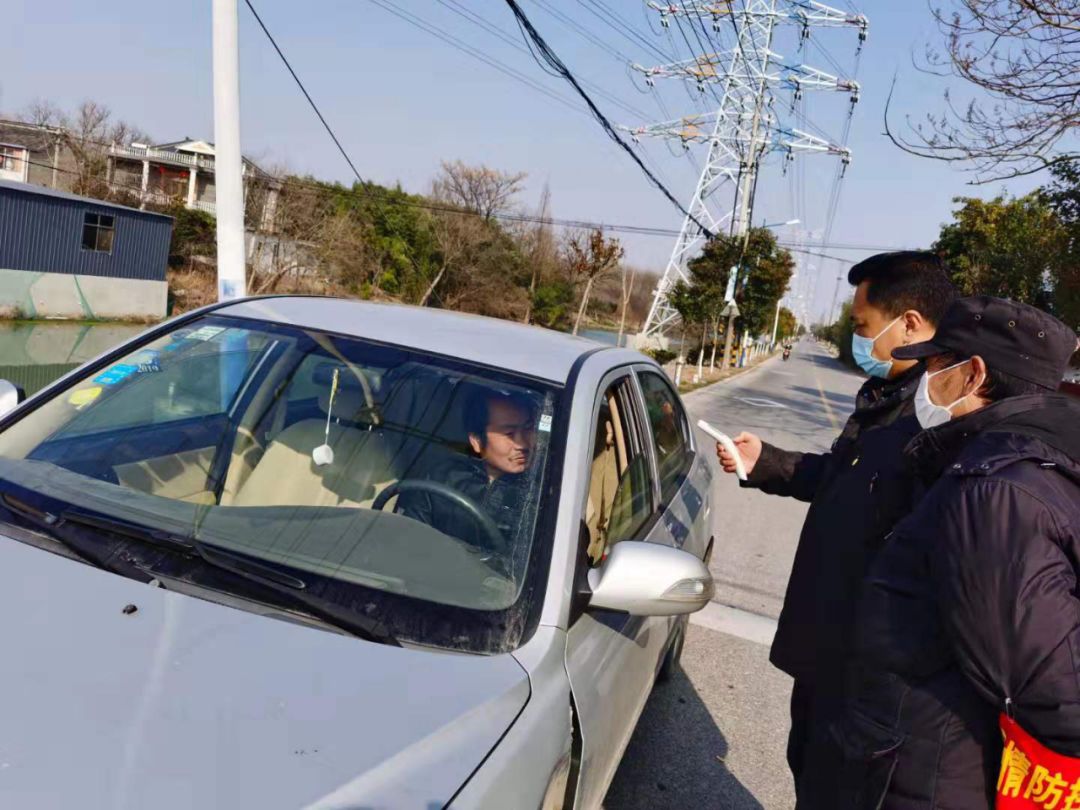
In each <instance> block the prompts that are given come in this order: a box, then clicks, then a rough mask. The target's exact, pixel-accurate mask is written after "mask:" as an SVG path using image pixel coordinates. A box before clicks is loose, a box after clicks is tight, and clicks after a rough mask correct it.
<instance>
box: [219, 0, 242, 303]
mask: <svg viewBox="0 0 1080 810" xmlns="http://www.w3.org/2000/svg"><path fill="white" fill-rule="evenodd" d="M237 11H238V9H237V0H213V60H214V165H215V184H216V187H217V193H216V199H217V273H218V300H219V301H225V300H229V299H232V298H241V297H243V296H245V295H247V284H246V281H245V273H244V179H243V159H242V157H241V155H240V59H239V53H238V51H239V45H238V42H239V20H238V13H237Z"/></svg>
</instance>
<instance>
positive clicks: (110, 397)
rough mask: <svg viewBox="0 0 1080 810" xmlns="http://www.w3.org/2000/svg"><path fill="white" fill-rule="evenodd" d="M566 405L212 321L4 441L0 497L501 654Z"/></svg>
mask: <svg viewBox="0 0 1080 810" xmlns="http://www.w3.org/2000/svg"><path fill="white" fill-rule="evenodd" d="M557 393H558V391H557V389H555V388H553V387H552V386H549V385H546V384H542V383H538V382H536V381H534V380H531V379H526V378H522V377H519V376H515V375H513V374H511V373H507V372H503V371H497V370H492V369H488V368H483V367H478V366H475V365H469V364H467V363H464V362H461V361H457V360H454V359H442V358H433V357H431V356H430V355H421V354H418V353H415V352H412V351H410V350H409V349H407V348H402V347H394V346H386V345H382V344H377V343H372V342H369V341H365V340H361V339H358V338H353V337H344V336H340V335H333V334H325V333H322V332H319V331H316V330H311V329H301V328H294V327H289V326H284V325H280V324H270V323H266V322H262V321H255V320H246V319H235V318H227V317H221V316H211V317H204V318H201V319H198V320H195V321H191V322H188V323H185V324H183V325H181V326H178V327H176V328H175V329H173V330H172V331H169V332H167V333H165V334H162V335H159V336H158V337H156V338H153V339H151V340H149V342H145V343H143V344H142V345H140V347H139V348H138V349H137V350H135V351H133V352H130V353H129V354H127V355H126V356H123V357H121V358H119V359H116V360H114V361H113V362H111V363H109V364H108V365H106V366H102V367H99V368H96V369H94V370H91V371H88V372H87V373H85V374H84V375H83V376H82V377H81V378H76V379H73V380H71V381H68V382H67V383H65V384H64V385H63V386H62V387H61V388H59V389H57V390H54V391H53V392H52V394H51V396H50V397H49V399H48V400H47V401H45V402H43V403H41V404H40V405H38V407H36V408H34V409H33V410H31V411H30V412H29V413H28V414H27V415H26V416H24V417H23V418H21V419H19V420H18V421H16V422H15V423H14V424H12V425H11V426H9V427H8V428H7V429H6V430H5V431H4V432H3V433H0V494H3V495H5V496H9V497H8V498H6V499H5V502H8V501H9V500H10V502H19V503H22V502H24V501H26V500H27V499H30V500H31V501H35V503H36V506H35V507H34V509H35V510H36V512H37V513H39V514H45V513H48V514H57V515H62V514H63V513H64V511H65V510H72V509H75V510H77V511H78V512H79V513H80V514H90V515H92V516H94V517H97V518H104V519H107V520H108V521H111V523H110V524H108V525H120V524H122V525H126V526H135V527H141V528H147V529H150V530H152V531H156V532H158V533H168V534H169V535H171V536H173V537H177V538H188V539H194V540H195V541H197V542H198V544H199V545H200V546H205V547H209V548H212V549H214V550H215V551H221V552H227V553H228V554H229V555H230V558H242V559H245V560H249V561H250V562H251V563H252V564H257V565H259V566H262V567H264V568H265V567H273V568H276V569H278V570H279V571H280V572H281V573H282V575H287V576H290V577H292V578H293V581H297V580H299V581H302V582H303V584H304V587H306V588H307V589H308V591H309V592H312V593H318V594H319V595H320V597H325V598H326V599H328V600H333V601H334V602H335V603H336V605H337V606H338V607H344V608H346V609H349V610H359V611H363V612H364V613H365V614H369V615H371V614H373V618H376V619H377V620H378V621H380V622H381V623H382V624H383V626H385V627H386V629H387V630H388V631H389V632H390V633H392V634H393V635H395V636H396V637H397V638H399V639H402V640H412V641H415V642H417V643H423V644H432V645H436V646H444V647H451V648H455V649H466V650H473V651H479V652H490V651H495V650H502V649H506V648H512V647H513V646H515V644H516V643H517V642H518V640H519V639H518V638H516V637H515V634H516V635H517V636H520V634H521V631H522V627H523V624H524V623H525V622H524V620H523V618H522V617H523V616H525V615H526V614H527V613H529V611H530V610H532V609H533V607H534V606H532V605H531V604H530V599H532V597H531V596H529V594H530V593H532V592H534V590H535V589H533V588H526V587H525V585H526V583H528V582H529V581H530V576H531V575H532V574H534V573H535V571H534V569H536V568H537V567H538V566H539V565H541V564H542V563H541V562H539V561H538V560H542V558H543V554H542V553H539V552H542V547H543V546H544V545H545V543H544V541H543V540H541V539H538V537H537V515H538V514H539V513H540V511H541V506H542V504H541V501H542V492H543V491H544V483H545V480H544V479H545V475H546V473H547V468H548V461H549V459H548V456H549V445H550V441H551V436H552V430H551V428H552V424H553V417H554V408H555V403H556V395H557ZM35 499H36V500H35ZM9 519H13V520H15V519H16V516H15V515H12V516H10V518H9ZM98 525H99V526H100V525H104V524H102V522H101V521H100V520H99V522H98ZM95 539H96V540H98V541H99V542H101V543H103V544H107V543H110V542H112V543H119V542H127V543H129V544H130V543H131V540H130V538H128V539H127V540H126V541H125V540H124V539H123V537H117V536H116V535H115V533H113V534H112V535H110V534H109V533H108V532H105V531H102V532H99V536H96V538H95ZM143 545H145V544H143ZM154 551H155V552H156V554H157V555H158V557H159V558H160V557H161V555H162V552H161V550H160V549H155V550H154ZM173 556H175V555H173ZM143 562H144V563H146V564H147V565H150V566H151V567H152V561H151V562H146V560H144V561H143ZM199 564H200V563H199V560H198V559H197V558H193V559H192V560H191V561H190V562H188V563H187V565H189V566H192V567H196V568H197V567H198V566H199ZM169 566H170V571H172V572H177V570H178V569H177V566H178V563H177V562H176V561H175V560H171V561H170V563H169ZM180 573H183V572H182V571H181V572H180ZM237 581H238V582H239V584H238V585H237V586H236V588H235V592H238V593H239V592H241V591H242V590H243V588H242V587H241V586H242V585H243V582H242V580H239V579H238V580H237ZM218 582H219V583H220V582H225V583H227V585H228V586H230V587H226V588H225V589H226V590H230V589H232V588H231V586H232V583H233V580H230V579H228V578H221V577H219V578H218ZM536 592H538V591H536ZM241 595H242V594H241Z"/></svg>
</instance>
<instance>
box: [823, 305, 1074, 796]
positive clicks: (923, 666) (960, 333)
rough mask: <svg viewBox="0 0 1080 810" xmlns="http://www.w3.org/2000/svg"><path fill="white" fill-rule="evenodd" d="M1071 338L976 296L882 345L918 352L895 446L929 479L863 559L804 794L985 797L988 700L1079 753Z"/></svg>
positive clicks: (996, 737)
mask: <svg viewBox="0 0 1080 810" xmlns="http://www.w3.org/2000/svg"><path fill="white" fill-rule="evenodd" d="M1076 347H1077V339H1076V334H1075V333H1074V332H1073V330H1071V329H1069V328H1068V327H1067V326H1065V325H1064V324H1063V323H1061V322H1060V321H1058V320H1056V319H1055V318H1052V317H1051V316H1049V315H1047V314H1046V313H1044V312H1041V311H1039V310H1037V309H1034V308H1033V307H1029V306H1026V305H1024V304H1017V303H1014V302H1011V301H1004V300H1001V299H997V298H989V297H978V298H965V299H961V300H959V301H957V303H956V304H954V305H953V307H952V308H950V310H949V312H948V313H947V314H946V316H945V318H944V319H943V320H942V323H941V325H940V326H939V327H938V331H937V334H936V336H935V337H934V338H933V339H932V340H931V341H929V342H926V343H922V344H915V345H911V346H906V347H902V348H900V349H897V350H896V351H895V352H894V357H898V358H902V359H905V360H913V359H920V358H922V359H925V361H926V364H927V373H926V375H925V376H924V377H923V378H922V379H921V380H920V383H919V389H918V391H917V393H916V398H915V408H916V414H917V416H918V418H919V422H920V424H921V425H922V426H923V427H924V428H928V429H927V430H926V431H925V432H924V433H921V434H920V435H919V436H918V437H917V438H916V439H915V440H913V441H912V443H911V444H910V445H909V447H908V448H907V450H906V451H905V454H906V456H907V457H908V458H909V460H910V462H911V465H912V467H913V469H914V470H916V471H917V474H918V476H919V477H920V480H921V482H922V483H923V484H924V485H925V486H927V487H928V489H927V491H926V494H925V496H924V497H923V498H922V499H921V500H920V502H919V505H918V507H917V508H916V509H915V510H914V511H913V512H912V514H911V515H909V516H908V517H907V518H905V519H904V520H903V521H901V522H900V523H899V524H898V525H897V527H896V529H895V531H894V532H893V533H892V534H891V535H890V536H889V538H888V539H887V541H886V544H885V546H884V548H883V549H882V551H881V552H880V554H879V555H878V557H877V560H876V562H875V563H874V565H873V566H872V568H871V570H870V573H869V574H868V576H867V579H866V583H865V586H864V594H863V598H862V601H861V604H860V609H859V611H858V615H859V620H858V629H857V640H856V650H857V659H858V660H857V663H855V664H854V665H853V666H852V668H851V672H850V678H849V682H848V684H847V687H846V689H845V694H846V707H845V712H844V714H843V717H842V719H841V720H840V721H838V722H837V723H835V724H834V727H833V729H832V732H831V735H830V745H829V746H827V747H826V754H827V756H831V757H835V760H834V761H833V763H832V766H833V767H831V768H830V770H832V771H834V772H835V773H837V774H838V778H837V779H836V781H835V783H834V786H833V787H834V793H833V795H831V796H830V795H827V794H823V795H822V796H821V797H820V798H819V799H818V801H817V802H816V803H815V805H814V806H816V807H822V808H828V810H848V809H849V808H859V809H860V810H861V809H862V808H874V809H875V810H877V809H878V808H885V810H989V808H991V807H993V805H994V793H995V788H996V781H997V778H998V774H999V767H1000V764H1001V753H1002V743H1001V734H1000V732H999V729H998V716H999V713H1001V712H1006V713H1009V714H1011V715H1012V716H1013V717H1014V718H1015V720H1016V721H1017V722H1018V723H1019V725H1020V726H1021V727H1022V728H1023V729H1024V730H1026V731H1027V732H1028V733H1029V734H1031V735H1032V736H1034V737H1035V738H1036V739H1037V740H1039V741H1040V742H1042V743H1043V744H1044V745H1046V746H1048V747H1049V748H1051V749H1053V750H1055V751H1057V752H1058V753H1061V754H1064V755H1066V756H1073V757H1078V756H1080V593H1078V589H1077V582H1078V578H1080V401H1077V400H1075V399H1073V398H1071V397H1067V396H1065V395H1064V394H1058V393H1055V390H1056V389H1057V387H1058V385H1059V383H1060V381H1061V378H1062V375H1063V373H1064V371H1065V369H1066V367H1067V365H1068V361H1069V357H1070V355H1072V353H1073V352H1074V351H1075V349H1076ZM1037 777H1038V774H1037V773H1034V772H1033V773H1032V774H1030V778H1031V779H1036V778H1037ZM1033 787H1034V788H1035V790H1034V793H1035V794H1036V795H1038V794H1039V793H1040V789H1039V786H1037V785H1035V786H1033ZM1078 791H1080V789H1078ZM1068 792H1069V787H1068V786H1067V787H1066V790H1065V793H1068ZM1078 795H1080V793H1078ZM1057 798H1058V799H1059V800H1060V801H1059V802H1057V803H1053V804H1054V807H1055V808H1057V810H1062V809H1063V808H1068V807H1077V806H1080V805H1078V804H1077V803H1076V802H1075V801H1074V800H1073V799H1075V798H1076V797H1073V799H1070V800H1068V801H1066V800H1065V797H1064V796H1063V795H1062V796H1058V797H1057ZM1051 804H1052V803H1051V802H1049V801H1047V803H1045V807H1048V808H1049V807H1051ZM1033 806H1034V805H1033ZM1039 806H1044V805H1043V804H1042V803H1041V802H1040V804H1039Z"/></svg>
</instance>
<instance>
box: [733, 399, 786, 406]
mask: <svg viewBox="0 0 1080 810" xmlns="http://www.w3.org/2000/svg"><path fill="white" fill-rule="evenodd" d="M735 398H736V399H737V400H739V402H745V403H746V404H747V405H753V406H754V407H755V408H786V407H787V405H784V404H783V403H780V402H776V401H775V400H772V399H765V397H735Z"/></svg>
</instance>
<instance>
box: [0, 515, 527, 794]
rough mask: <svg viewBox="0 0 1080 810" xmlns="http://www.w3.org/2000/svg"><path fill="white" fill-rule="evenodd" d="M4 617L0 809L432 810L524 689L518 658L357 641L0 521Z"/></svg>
mask: <svg viewBox="0 0 1080 810" xmlns="http://www.w3.org/2000/svg"><path fill="white" fill-rule="evenodd" d="M132 608H134V610H133V609H132ZM0 617H2V618H0V627H2V628H3V639H4V642H5V644H4V653H3V664H2V665H0V717H2V718H3V722H2V723H0V806H3V807H34V808H68V807H109V808H117V809H118V810H122V809H123V808H145V807H153V808H155V810H167V809H168V808H185V809H186V808H191V807H200V808H214V807H223V808H224V807H228V808H235V807H260V808H278V807H281V808H297V807H305V806H310V807H320V808H321V807H335V808H345V807H357V808H358V807H361V806H363V807H365V808H376V807H394V808H410V807H417V808H425V810H426V808H430V807H433V806H434V807H440V806H443V805H444V804H445V803H446V802H447V801H448V800H449V799H450V798H451V797H452V796H453V794H454V793H455V792H456V791H457V790H458V789H459V788H460V787H461V785H462V784H463V783H464V782H465V781H466V780H467V779H468V777H469V775H470V774H471V773H472V772H473V770H474V769H475V768H476V767H477V766H478V765H479V764H480V762H481V761H482V760H483V758H484V756H485V755H486V754H487V753H488V752H489V751H490V750H491V748H492V747H493V746H494V745H495V743H496V742H497V741H498V739H499V738H500V736H501V735H502V734H503V733H504V732H505V731H506V729H507V728H508V727H509V726H510V724H511V723H513V721H514V719H515V717H517V715H518V714H519V713H520V711H521V709H522V708H523V707H524V705H525V703H526V701H527V700H528V696H529V684H528V678H527V675H526V673H525V671H524V670H523V669H522V668H521V667H520V665H519V664H518V663H517V662H516V661H515V660H514V658H513V657H512V656H510V655H502V656H492V657H482V656H470V655H457V654H451V653H440V652H433V651H427V650H418V649H408V648H397V647H390V646H384V645H379V644H375V643H371V642H366V641H361V640H358V639H355V638H352V637H349V636H343V635H340V634H337V633H332V632H328V631H324V630H321V629H318V628H312V627H308V626H304V625H299V624H295V623H293V622H290V621H283V620H281V619H276V618H270V617H268V616H262V615H255V614H253V613H250V612H247V611H244V610H240V609H237V608H232V607H226V606H224V605H220V604H217V603H214V602H209V601H205V600H202V599H198V598H194V597H192V596H187V595H183V594H179V593H175V592H170V591H168V590H165V589H162V588H157V587H151V586H149V585H145V584H142V583H138V582H135V581H132V580H128V579H125V578H123V577H120V576H116V575H114V574H110V573H107V572H105V571H102V570H99V569H96V568H92V567H90V566H87V565H84V564H83V563H80V562H76V561H73V560H69V559H67V558H65V557H62V556H59V555H56V554H53V553H50V552H48V551H43V550H41V549H38V548H34V547H33V546H30V545H26V544H24V543H22V542H18V541H15V540H12V539H10V538H8V537H4V536H0Z"/></svg>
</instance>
